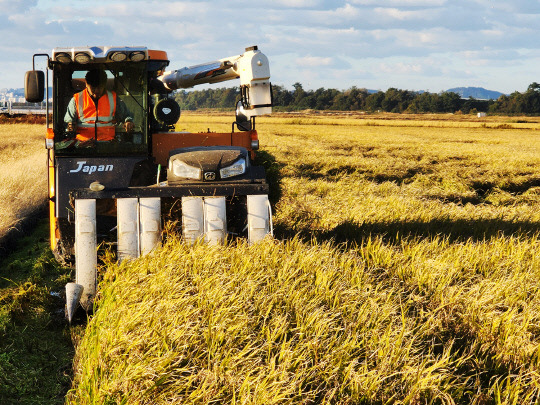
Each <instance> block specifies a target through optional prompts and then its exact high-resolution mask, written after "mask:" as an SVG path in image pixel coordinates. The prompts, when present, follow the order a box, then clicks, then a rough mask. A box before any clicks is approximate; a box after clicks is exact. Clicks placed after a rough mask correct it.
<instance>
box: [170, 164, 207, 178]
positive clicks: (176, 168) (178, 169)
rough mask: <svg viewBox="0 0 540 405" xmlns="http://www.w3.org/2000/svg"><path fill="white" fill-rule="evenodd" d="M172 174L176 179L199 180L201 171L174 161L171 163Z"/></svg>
mask: <svg viewBox="0 0 540 405" xmlns="http://www.w3.org/2000/svg"><path fill="white" fill-rule="evenodd" d="M172 169H173V173H174V175H175V176H177V177H183V178H185V179H195V180H200V179H201V169H200V168H198V167H193V166H189V165H186V164H185V163H184V162H182V161H181V160H174V161H173V162H172Z"/></svg>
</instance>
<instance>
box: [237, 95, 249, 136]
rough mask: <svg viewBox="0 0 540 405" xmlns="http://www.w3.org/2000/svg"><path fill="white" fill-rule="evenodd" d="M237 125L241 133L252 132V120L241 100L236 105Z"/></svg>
mask: <svg viewBox="0 0 540 405" xmlns="http://www.w3.org/2000/svg"><path fill="white" fill-rule="evenodd" d="M236 125H237V126H238V129H239V130H240V131H251V129H252V128H251V120H250V118H249V117H248V115H247V114H246V110H244V104H243V103H242V101H241V100H240V101H239V102H238V103H236Z"/></svg>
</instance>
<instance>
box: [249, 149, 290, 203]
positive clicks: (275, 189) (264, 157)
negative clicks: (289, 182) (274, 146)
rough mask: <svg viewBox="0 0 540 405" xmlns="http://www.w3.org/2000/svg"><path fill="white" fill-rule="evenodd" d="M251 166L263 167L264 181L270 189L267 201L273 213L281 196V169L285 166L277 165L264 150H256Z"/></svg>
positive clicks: (272, 156) (271, 156)
mask: <svg viewBox="0 0 540 405" xmlns="http://www.w3.org/2000/svg"><path fill="white" fill-rule="evenodd" d="M253 165H256V166H263V167H264V170H265V172H266V180H267V182H268V186H269V188H270V192H269V195H268V199H269V200H270V205H271V206H272V211H275V207H276V204H277V203H278V201H279V200H280V199H281V196H282V195H283V193H282V188H281V182H282V179H283V176H282V174H281V169H282V168H283V167H284V166H285V164H283V163H279V162H278V161H277V160H276V158H275V157H274V155H272V154H271V153H268V152H267V151H265V150H258V151H257V155H256V157H255V160H254V161H253Z"/></svg>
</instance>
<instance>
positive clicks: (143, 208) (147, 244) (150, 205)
mask: <svg viewBox="0 0 540 405" xmlns="http://www.w3.org/2000/svg"><path fill="white" fill-rule="evenodd" d="M139 215H140V224H141V225H140V247H141V255H145V254H147V253H150V252H151V251H152V250H153V249H154V248H155V247H157V246H159V244H160V242H161V198H159V197H148V198H141V199H139Z"/></svg>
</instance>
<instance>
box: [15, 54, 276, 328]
mask: <svg viewBox="0 0 540 405" xmlns="http://www.w3.org/2000/svg"><path fill="white" fill-rule="evenodd" d="M39 57H44V58H46V62H47V68H46V69H45V72H46V73H45V72H44V71H40V70H36V69H35V60H36V58H39ZM168 64H169V60H168V57H167V53H166V52H164V51H160V50H150V49H147V48H145V47H105V46H93V47H76V48H55V49H53V51H52V56H49V55H48V54H35V55H34V56H33V66H34V67H33V70H31V71H29V72H27V73H26V76H25V96H26V99H27V101H29V102H41V101H43V99H44V98H45V99H46V100H47V103H46V104H47V112H48V114H47V124H46V126H47V130H46V139H45V144H46V148H47V152H48V176H49V181H48V185H49V193H48V194H49V209H50V243H51V249H52V251H53V252H54V254H55V256H56V257H57V258H58V259H59V260H60V261H63V262H69V263H73V262H74V264H75V281H74V282H70V283H68V284H67V285H66V303H67V304H66V307H67V317H68V320H69V321H70V322H71V320H72V318H73V315H74V313H75V311H76V309H77V308H78V306H79V304H80V305H81V306H82V307H83V308H84V309H85V310H87V311H88V310H90V309H91V308H92V306H93V301H94V298H95V295H96V289H97V274H96V273H97V270H96V269H97V250H98V246H100V245H101V244H103V243H109V244H110V245H111V246H116V251H117V257H118V260H120V261H122V260H125V259H129V258H135V257H138V256H140V255H143V254H146V253H148V252H150V251H151V250H152V249H154V248H155V247H156V246H158V245H160V243H161V240H162V235H161V234H162V224H163V221H164V220H165V217H167V218H170V219H172V220H177V221H179V222H180V224H181V227H182V235H183V237H184V238H185V240H186V241H187V242H190V243H192V242H195V241H197V240H204V241H206V242H208V243H210V244H216V243H222V242H223V241H224V240H225V239H226V238H227V237H228V236H229V235H234V236H240V237H245V238H247V239H248V240H249V242H250V243H253V242H257V241H259V240H261V239H263V238H264V237H265V236H266V235H268V234H271V233H272V225H271V218H272V215H271V210H270V204H269V202H268V189H269V187H268V183H267V181H266V175H265V171H264V168H263V167H261V166H254V165H253V164H252V161H253V158H254V157H255V151H256V150H257V149H258V148H259V140H258V135H257V131H256V130H255V117H257V116H260V115H264V114H270V113H271V112H272V99H271V85H270V68H269V62H268V59H267V57H266V56H265V55H264V54H263V53H262V52H261V51H259V50H258V49H257V47H256V46H254V47H250V48H246V50H245V52H244V53H243V54H241V55H237V56H233V57H229V58H224V59H219V60H217V61H213V62H209V63H205V64H201V65H196V66H191V67H185V68H182V69H179V70H175V71H165V68H166V67H167V66H168ZM91 70H98V71H99V72H101V73H100V74H101V75H103V72H104V74H105V75H106V79H104V84H103V85H104V86H105V89H106V95H107V97H108V100H109V102H108V103H109V104H108V105H109V106H115V107H116V110H118V111H120V110H122V111H128V112H129V116H127V117H126V118H125V121H129V122H132V123H133V125H130V127H131V129H129V130H128V129H126V128H127V126H126V125H124V124H125V122H124V121H122V122H119V121H118V120H117V121H116V122H113V124H110V125H113V126H114V136H113V139H108V140H102V139H100V136H99V131H100V130H101V127H103V126H106V124H103V122H105V121H106V120H105V119H104V118H103V117H101V116H100V115H102V114H103V113H102V109H98V107H97V106H96V107H95V114H94V116H92V114H91V113H88V112H87V111H86V110H85V111H84V112H83V111H82V108H81V107H80V105H81V103H82V102H79V104H78V106H79V108H81V110H80V111H79V114H85V120H86V121H85V123H84V124H80V125H81V127H86V129H85V131H86V132H85V137H82V136H81V134H80V133H77V131H76V130H75V131H73V126H71V127H70V126H69V125H68V124H69V122H68V121H69V120H67V115H66V111H67V109H68V105H69V103H70V101H71V100H72V98H73V97H74V95H75V94H77V93H79V92H82V91H84V90H85V88H86V87H87V81H86V79H85V78H86V77H87V76H86V75H87V73H88V72H89V71H91ZM50 71H51V72H52V104H51V103H50V100H51V98H50V97H51V95H50V94H49V92H50V87H49V85H50V84H49V72H50ZM236 78H240V95H241V99H240V100H239V101H238V104H237V110H236V119H235V121H234V122H233V123H232V125H231V132H225V133H216V132H210V130H209V131H208V132H202V133H191V132H189V133H188V132H175V124H176V122H177V121H178V119H179V117H180V107H179V106H178V104H177V103H176V101H174V100H173V99H172V98H171V97H170V95H171V93H172V92H173V91H174V90H177V89H181V88H190V87H193V86H196V85H199V84H206V83H218V82H222V81H225V80H232V79H236ZM88 80H89V81H90V79H88ZM81 94H83V93H81ZM81 99H82V96H81V98H79V100H81ZM99 100H100V102H101V99H99ZM120 103H123V104H124V107H125V109H124V108H120V107H119V104H120ZM85 108H86V107H85ZM98 110H99V113H98ZM116 110H113V107H111V115H114V116H115V119H116V115H117V112H116ZM50 111H52V122H50V118H49V112H50ZM88 114H90V117H88V116H87V115H88ZM92 119H93V120H92ZM123 119H124V118H123V117H122V120H123ZM87 122H92V123H93V124H92V125H94V127H92V125H88V124H87ZM235 129H236V130H235ZM93 130H94V131H95V132H92V131H93ZM89 133H90V134H91V135H90V137H89V135H88V134H89ZM92 134H94V136H93V135H92ZM110 134H111V136H112V132H111V133H110ZM89 138H90V139H89Z"/></svg>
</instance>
